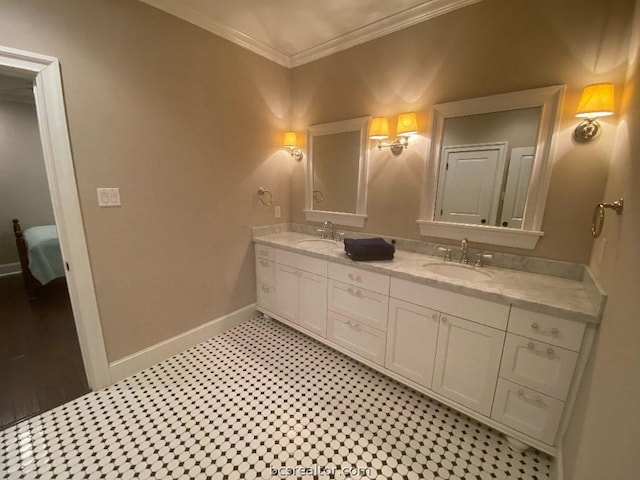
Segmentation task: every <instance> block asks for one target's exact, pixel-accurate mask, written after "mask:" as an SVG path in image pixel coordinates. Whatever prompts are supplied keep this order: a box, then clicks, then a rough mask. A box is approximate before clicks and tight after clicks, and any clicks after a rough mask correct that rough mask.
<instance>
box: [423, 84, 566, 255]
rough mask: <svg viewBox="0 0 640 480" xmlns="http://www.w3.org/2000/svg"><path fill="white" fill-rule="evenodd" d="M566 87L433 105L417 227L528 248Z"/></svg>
mask: <svg viewBox="0 0 640 480" xmlns="http://www.w3.org/2000/svg"><path fill="white" fill-rule="evenodd" d="M564 91H565V87H564V86H553V87H546V88H538V89H533V90H523V91H519V92H513V93H506V94H501V95H493V96H489V97H482V98H474V99H469V100H462V101H458V102H451V103H444V104H439V105H435V106H434V107H433V111H432V116H431V118H432V129H431V144H430V146H429V152H428V155H427V166H426V169H425V176H424V183H423V189H422V201H421V212H420V219H419V220H418V225H419V226H420V233H421V234H422V235H426V236H430V237H440V238H449V239H454V240H460V239H462V238H468V239H469V240H471V241H476V242H481V243H489V244H494V245H503V246H509V247H518V248H526V249H533V248H535V245H536V243H537V242H538V240H539V239H540V237H541V236H543V235H544V233H543V232H542V231H541V227H542V216H543V214H544V207H545V204H546V199H547V191H548V189H549V181H550V175H551V161H552V158H553V152H554V148H555V143H556V137H557V134H558V129H559V122H560V108H561V105H562V100H563V97H564Z"/></svg>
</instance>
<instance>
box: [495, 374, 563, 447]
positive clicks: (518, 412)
mask: <svg viewBox="0 0 640 480" xmlns="http://www.w3.org/2000/svg"><path fill="white" fill-rule="evenodd" d="M563 409H564V402H561V401H560V400H556V399H555V398H551V397H548V396H546V395H543V394H541V393H538V392H536V391H534V390H530V389H528V388H525V387H521V386H520V385H516V384H515V383H511V382H509V381H507V380H504V379H502V378H501V379H499V380H498V387H497V389H496V397H495V400H494V402H493V411H492V412H491V418H493V419H494V420H496V421H498V422H500V423H504V424H505V425H508V426H509V427H512V428H515V429H516V430H518V431H519V432H522V433H524V434H526V435H529V436H531V437H533V438H536V439H538V440H540V441H541V442H544V443H546V444H548V445H553V442H554V440H555V438H556V433H557V431H558V425H559V423H560V418H561V417H562V411H563Z"/></svg>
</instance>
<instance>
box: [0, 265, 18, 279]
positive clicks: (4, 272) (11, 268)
mask: <svg viewBox="0 0 640 480" xmlns="http://www.w3.org/2000/svg"><path fill="white" fill-rule="evenodd" d="M19 273H20V263H18V262H16V263H5V264H4V265H0V277H8V276H9V275H17V274H19Z"/></svg>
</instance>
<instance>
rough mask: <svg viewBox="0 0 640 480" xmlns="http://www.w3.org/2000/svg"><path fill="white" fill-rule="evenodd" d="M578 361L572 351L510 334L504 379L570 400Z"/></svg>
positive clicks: (503, 360) (505, 353)
mask: <svg viewBox="0 0 640 480" xmlns="http://www.w3.org/2000/svg"><path fill="white" fill-rule="evenodd" d="M577 360H578V354H577V353H576V352H572V351H571V350H566V349H564V348H561V347H557V346H554V345H550V344H548V343H543V342H539V341H537V340H531V339H529V338H525V337H521V336H519V335H513V334H512V333H508V334H507V340H506V342H505V344H504V352H503V354H502V365H501V366H500V376H501V377H503V378H506V379H508V380H511V381H512V382H515V383H518V384H520V385H525V386H527V387H530V388H533V389H534V390H537V391H538V392H542V393H544V394H546V395H550V396H552V397H555V398H557V399H559V400H566V398H567V393H568V392H569V387H570V386H571V380H572V379H573V371H574V369H575V366H576V361H577Z"/></svg>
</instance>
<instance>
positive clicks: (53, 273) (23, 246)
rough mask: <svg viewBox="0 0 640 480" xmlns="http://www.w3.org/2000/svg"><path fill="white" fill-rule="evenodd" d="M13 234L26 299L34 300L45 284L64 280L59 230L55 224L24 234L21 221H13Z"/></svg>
mask: <svg viewBox="0 0 640 480" xmlns="http://www.w3.org/2000/svg"><path fill="white" fill-rule="evenodd" d="M13 233H14V234H15V237H16V247H18V255H19V257H20V269H21V270H22V277H23V279H24V285H25V287H26V289H27V296H28V297H29V300H35V299H36V298H37V292H38V289H39V288H40V287H41V286H42V285H46V284H48V283H50V282H52V281H53V280H55V279H57V278H61V277H64V261H63V260H62V252H61V250H60V240H59V239H58V230H57V229H56V226H55V225H40V226H36V227H31V228H27V229H26V230H25V231H22V227H21V226H20V221H19V220H18V219H17V218H14V219H13Z"/></svg>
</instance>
